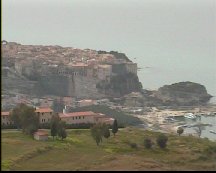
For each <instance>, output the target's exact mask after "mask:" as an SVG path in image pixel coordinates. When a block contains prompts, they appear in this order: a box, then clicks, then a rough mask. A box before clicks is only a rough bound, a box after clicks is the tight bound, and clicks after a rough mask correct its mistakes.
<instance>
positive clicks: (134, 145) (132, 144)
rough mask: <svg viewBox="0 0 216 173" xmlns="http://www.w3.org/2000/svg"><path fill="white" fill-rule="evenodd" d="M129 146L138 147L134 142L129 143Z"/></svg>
mask: <svg viewBox="0 0 216 173" xmlns="http://www.w3.org/2000/svg"><path fill="white" fill-rule="evenodd" d="M130 146H131V148H136V149H137V148H138V147H137V144H136V143H130Z"/></svg>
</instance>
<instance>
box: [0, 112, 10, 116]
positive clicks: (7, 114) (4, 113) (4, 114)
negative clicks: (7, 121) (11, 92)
mask: <svg viewBox="0 0 216 173" xmlns="http://www.w3.org/2000/svg"><path fill="white" fill-rule="evenodd" d="M9 114H10V112H1V115H2V116H9Z"/></svg>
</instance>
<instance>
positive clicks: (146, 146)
mask: <svg viewBox="0 0 216 173" xmlns="http://www.w3.org/2000/svg"><path fill="white" fill-rule="evenodd" d="M152 144H153V143H152V141H151V139H149V138H146V139H144V146H145V148H148V149H149V148H151V147H152Z"/></svg>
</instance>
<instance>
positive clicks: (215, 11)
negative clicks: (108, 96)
mask: <svg viewBox="0 0 216 173" xmlns="http://www.w3.org/2000/svg"><path fill="white" fill-rule="evenodd" d="M2 5H3V7H2V37H3V39H5V40H7V41H16V42H19V43H21V44H44V45H61V46H72V47H78V48H91V49H96V50H107V51H110V50H117V51H120V52H124V53H126V54H127V55H128V56H129V57H130V58H131V59H132V60H133V61H135V62H137V63H138V66H140V67H145V66H150V67H152V69H146V70H143V71H140V72H139V78H140V80H141V81H142V83H143V86H146V87H147V88H151V87H152V88H157V87H159V86H161V85H164V84H169V83H172V82H178V81H182V80H185V81H186V80H191V81H194V82H199V83H202V84H204V85H205V86H207V89H208V90H209V91H210V93H214V95H216V75H215V71H216V70H215V69H216V0H2ZM134 58H136V59H134ZM154 69H155V70H154ZM151 70H152V71H151Z"/></svg>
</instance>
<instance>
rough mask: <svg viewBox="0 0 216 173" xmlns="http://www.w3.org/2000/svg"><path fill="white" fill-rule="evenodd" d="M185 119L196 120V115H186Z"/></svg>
mask: <svg viewBox="0 0 216 173" xmlns="http://www.w3.org/2000/svg"><path fill="white" fill-rule="evenodd" d="M184 117H185V118H189V119H195V118H196V115H194V114H193V113H186V114H185V115H184Z"/></svg>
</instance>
